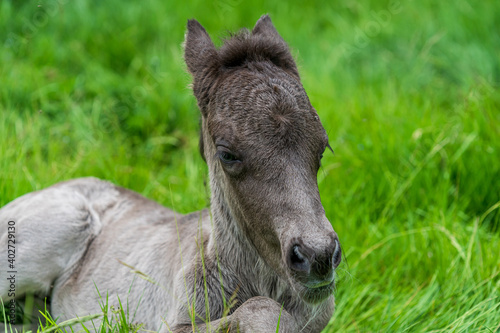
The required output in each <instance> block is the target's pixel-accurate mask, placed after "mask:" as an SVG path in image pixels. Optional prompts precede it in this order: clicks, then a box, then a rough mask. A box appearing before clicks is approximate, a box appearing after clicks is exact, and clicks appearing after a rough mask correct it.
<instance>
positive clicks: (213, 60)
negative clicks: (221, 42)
mask: <svg viewBox="0 0 500 333" xmlns="http://www.w3.org/2000/svg"><path fill="white" fill-rule="evenodd" d="M184 60H185V61H186V64H187V67H188V70H189V72H190V73H191V74H192V75H193V77H194V79H195V81H196V80H197V79H201V77H200V75H201V74H202V72H203V69H206V68H210V67H211V68H215V66H216V65H217V63H218V54H217V50H216V48H215V45H214V44H213V43H212V40H211V39H210V36H209V35H208V33H207V32H206V30H205V28H203V26H202V25H201V24H200V23H199V22H198V21H196V20H194V19H193V20H188V23H187V31H186V35H185V41H184Z"/></svg>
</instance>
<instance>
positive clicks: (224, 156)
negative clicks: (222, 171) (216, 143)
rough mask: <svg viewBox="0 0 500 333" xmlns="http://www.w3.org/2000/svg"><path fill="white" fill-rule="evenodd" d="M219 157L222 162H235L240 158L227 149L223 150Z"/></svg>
mask: <svg viewBox="0 0 500 333" xmlns="http://www.w3.org/2000/svg"><path fill="white" fill-rule="evenodd" d="M219 158H220V160H221V161H222V162H224V163H232V162H235V161H237V160H238V159H237V158H236V156H234V155H233V154H231V153H228V152H227V151H223V152H221V153H220V154H219Z"/></svg>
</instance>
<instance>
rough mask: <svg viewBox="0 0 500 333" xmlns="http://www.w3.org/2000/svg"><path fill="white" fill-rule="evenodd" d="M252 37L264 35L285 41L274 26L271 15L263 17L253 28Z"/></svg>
mask: <svg viewBox="0 0 500 333" xmlns="http://www.w3.org/2000/svg"><path fill="white" fill-rule="evenodd" d="M252 35H262V36H266V37H271V38H278V39H280V40H282V41H283V38H282V37H281V36H280V34H279V33H278V30H276V28H275V27H274V25H273V22H272V21H271V18H270V17H269V15H267V14H266V15H262V16H261V17H260V19H259V20H258V21H257V23H255V27H253V30H252Z"/></svg>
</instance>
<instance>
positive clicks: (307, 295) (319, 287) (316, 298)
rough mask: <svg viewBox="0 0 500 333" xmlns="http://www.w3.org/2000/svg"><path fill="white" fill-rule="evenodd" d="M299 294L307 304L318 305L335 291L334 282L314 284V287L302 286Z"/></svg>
mask: <svg viewBox="0 0 500 333" xmlns="http://www.w3.org/2000/svg"><path fill="white" fill-rule="evenodd" d="M302 286H303V288H302V290H301V292H300V294H301V297H302V299H304V301H306V302H307V303H319V302H322V301H324V300H325V299H327V298H328V297H330V296H331V295H333V292H334V291H335V280H331V281H324V282H322V283H319V284H316V285H315V286H314V287H309V286H306V285H302Z"/></svg>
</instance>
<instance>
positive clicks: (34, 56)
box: [0, 0, 500, 332]
mask: <svg viewBox="0 0 500 333" xmlns="http://www.w3.org/2000/svg"><path fill="white" fill-rule="evenodd" d="M264 13H269V14H270V15H271V17H272V19H273V22H274V24H275V25H276V27H277V29H278V31H279V32H280V33H281V34H282V36H283V37H284V38H285V40H287V41H288V42H289V44H290V46H291V47H292V48H293V52H294V55H295V57H296V59H297V61H298V64H299V70H300V72H301V76H302V81H303V84H304V87H305V89H306V90H307V92H308V94H309V97H310V99H311V102H312V104H313V105H314V106H315V108H316V109H317V110H318V112H319V115H320V118H321V120H322V122H323V124H324V126H325V128H326V129H327V131H328V134H329V137H330V145H331V146H332V147H333V149H334V150H335V154H326V155H325V157H324V159H323V163H322V164H323V166H322V169H321V170H320V173H319V177H318V181H319V186H320V192H321V196H322V201H323V204H324V207H325V209H326V213H327V217H328V218H329V219H330V221H332V224H333V227H334V228H335V230H336V231H337V233H338V234H339V237H340V240H341V242H342V246H343V249H344V253H345V257H344V260H343V262H342V264H341V266H340V269H339V278H338V286H337V292H336V297H337V311H336V312H335V314H334V316H333V318H332V320H331V322H330V324H329V325H328V327H327V328H326V329H325V332H500V208H499V207H500V29H499V27H500V2H498V1H494V0H491V1H471V0H469V1H467V0H457V1H440V2H438V1H431V0H422V1H404V0H402V1H393V2H387V1H375V0H373V1H369V0H360V1H350V0H342V1H337V2H330V1H325V2H317V3H315V2H305V1H287V2H281V3H280V2H276V3H272V4H271V3H268V2H264V1H254V2H252V3H250V2H244V1H242V0H219V1H215V2H213V3H210V2H205V1H189V2H186V3H183V2H178V1H160V0H145V1H127V2H124V1H118V0H107V1H90V0H85V1H83V0H82V1H67V0H39V1H22V2H20V1H13V0H3V1H1V2H0V22H2V24H0V45H2V47H0V206H1V205H4V204H6V203H7V202H9V201H11V200H13V199H14V198H16V197H18V196H20V195H22V194H24V193H27V192H30V191H33V190H38V189H42V188H44V187H46V186H49V185H51V184H54V183H56V182H58V181H61V180H65V179H70V178H74V177H81V176H90V175H91V176H96V177H101V178H104V179H108V180H110V181H112V182H115V183H117V184H119V185H122V186H124V187H128V188H131V189H133V190H135V191H138V192H140V193H142V194H144V195H145V196H147V197H149V198H151V199H154V200H157V201H159V202H160V203H162V204H164V205H166V206H168V207H172V208H174V209H176V210H177V211H180V212H183V213H184V212H190V211H194V210H199V209H202V208H205V207H206V206H207V205H208V200H207V193H208V191H207V189H206V188H205V186H204V185H203V183H204V181H205V180H206V177H207V170H206V166H205V164H204V163H203V161H202V159H201V157H200V156H199V153H198V138H197V137H198V121H199V112H198V110H197V108H196V101H195V99H194V97H193V96H192V94H191V92H190V90H189V88H188V84H189V83H190V77H189V75H188V74H187V72H186V68H185V65H184V63H183V59H182V48H181V43H182V40H183V37H184V29H185V25H186V20H187V19H188V18H193V17H194V18H197V19H198V20H199V21H200V22H201V23H202V24H203V25H204V26H205V28H206V29H207V30H208V32H209V33H210V34H211V35H212V36H213V37H215V38H217V37H220V36H225V35H227V34H226V31H228V30H229V31H231V30H236V29H238V28H240V27H252V26H253V24H254V23H255V21H256V20H257V19H258V18H259V16H260V15H262V14H264ZM217 43H218V44H219V45H220V41H217ZM1 270H2V275H1V276H2V277H3V271H4V269H3V268H1ZM2 326H3V325H2Z"/></svg>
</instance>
